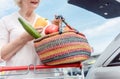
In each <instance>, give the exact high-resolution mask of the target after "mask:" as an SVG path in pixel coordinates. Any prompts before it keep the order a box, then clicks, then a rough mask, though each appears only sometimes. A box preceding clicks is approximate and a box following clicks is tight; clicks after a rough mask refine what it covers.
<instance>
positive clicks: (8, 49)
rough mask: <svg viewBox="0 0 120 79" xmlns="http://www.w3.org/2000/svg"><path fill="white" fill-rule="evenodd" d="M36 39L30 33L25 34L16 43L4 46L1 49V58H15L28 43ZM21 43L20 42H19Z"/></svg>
mask: <svg viewBox="0 0 120 79" xmlns="http://www.w3.org/2000/svg"><path fill="white" fill-rule="evenodd" d="M33 39H34V38H33V37H32V36H30V35H29V34H28V33H23V34H22V35H21V36H19V37H18V38H16V39H15V40H14V41H12V42H10V43H8V44H6V45H4V46H2V48H1V58H2V59H3V60H9V59H10V58H11V57H12V56H14V55H15V54H16V53H17V52H18V51H19V50H20V49H21V48H22V47H23V46H24V45H25V44H26V43H27V42H28V41H31V40H33ZM18 41H19V42H18Z"/></svg>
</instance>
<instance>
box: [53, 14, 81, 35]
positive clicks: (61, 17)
mask: <svg viewBox="0 0 120 79" xmlns="http://www.w3.org/2000/svg"><path fill="white" fill-rule="evenodd" d="M55 18H56V19H60V20H61V21H62V22H63V23H64V24H65V25H66V27H68V28H69V29H70V30H74V31H75V32H76V33H79V31H78V30H76V29H74V28H72V27H71V26H70V25H69V24H68V23H67V22H66V21H65V18H64V17H63V16H62V15H58V16H57V15H56V16H55ZM62 22H61V24H60V25H59V34H61V33H63V28H64V27H63V26H62Z"/></svg>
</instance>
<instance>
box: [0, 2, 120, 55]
mask: <svg viewBox="0 0 120 79" xmlns="http://www.w3.org/2000/svg"><path fill="white" fill-rule="evenodd" d="M16 11H18V7H17V6H16V5H15V3H14V2H13V0H0V18H2V17H4V16H6V15H9V14H11V13H13V12H16ZM36 13H38V14H39V15H40V16H43V17H45V18H48V19H49V20H52V19H54V15H62V16H63V17H64V18H65V20H66V22H67V23H68V24H69V25H70V26H72V27H73V28H75V29H77V30H78V31H79V32H81V33H83V34H85V36H86V37H87V39H88V42H89V44H90V45H91V47H93V50H94V51H93V52H92V54H93V55H94V54H99V53H102V52H103V51H104V50H105V48H106V47H107V46H108V45H109V43H110V42H111V41H112V40H113V39H114V38H115V37H116V36H117V35H118V33H120V30H119V29H120V17H117V18H112V19H105V18H103V17H101V16H99V15H97V14H95V13H92V12H89V11H87V10H85V9H83V8H80V7H77V6H74V5H72V4H68V3H67V0H41V2H40V5H39V7H38V8H37V9H36Z"/></svg>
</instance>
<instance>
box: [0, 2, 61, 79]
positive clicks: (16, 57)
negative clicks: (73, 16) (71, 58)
mask: <svg viewBox="0 0 120 79" xmlns="http://www.w3.org/2000/svg"><path fill="white" fill-rule="evenodd" d="M14 1H15V2H16V3H17V5H18V6H19V11H18V12H15V13H12V14H11V15H7V16H5V17H3V18H1V19H0V56H1V59H3V60H4V61H6V66H28V65H30V64H34V65H38V64H42V63H41V61H40V60H39V57H38V55H37V53H36V51H35V48H34V43H33V41H34V38H33V37H32V36H30V35H29V34H28V33H27V32H26V31H25V30H24V29H23V27H22V26H21V24H20V23H19V21H18V17H21V18H23V19H24V20H25V21H26V22H28V23H30V24H31V25H33V26H34V27H36V28H37V27H38V26H39V27H40V29H39V30H38V31H39V32H41V31H42V28H44V27H45V26H46V25H48V23H49V22H48V21H47V20H46V19H45V18H43V17H41V16H39V15H37V14H36V13H35V12H34V10H35V9H36V8H37V7H38V5H39V3H40V0H14ZM56 22H58V24H59V21H58V20H54V21H53V23H56ZM44 71H47V72H51V71H52V70H47V69H45V70H40V72H44ZM23 72H24V71H21V72H20V71H14V73H15V74H17V73H19V74H20V73H23ZM8 73H11V72H8ZM46 76H49V74H37V75H35V74H33V73H32V71H31V72H30V73H29V74H27V75H23V76H19V77H18V76H8V77H6V78H5V79H26V78H35V77H39V79H43V78H42V77H46Z"/></svg>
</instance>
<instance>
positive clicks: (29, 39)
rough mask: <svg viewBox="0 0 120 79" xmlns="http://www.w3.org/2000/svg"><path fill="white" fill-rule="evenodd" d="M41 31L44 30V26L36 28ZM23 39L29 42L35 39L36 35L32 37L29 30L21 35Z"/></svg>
mask: <svg viewBox="0 0 120 79" xmlns="http://www.w3.org/2000/svg"><path fill="white" fill-rule="evenodd" d="M35 29H36V30H37V31H38V32H39V33H41V32H42V30H43V28H35ZM21 39H22V40H23V41H24V42H29V41H32V40H33V39H34V37H32V36H31V35H30V34H29V33H27V32H24V33H23V34H22V35H21Z"/></svg>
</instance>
